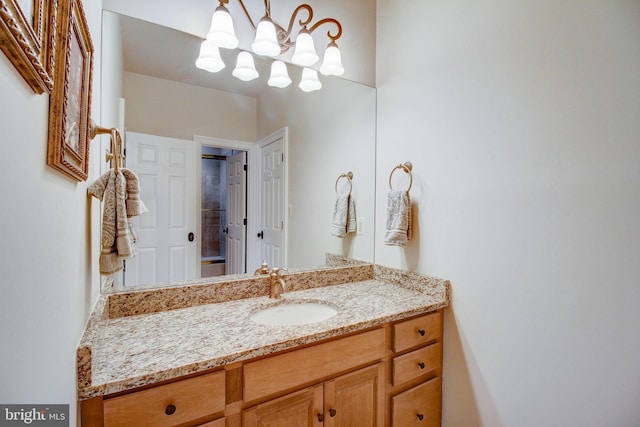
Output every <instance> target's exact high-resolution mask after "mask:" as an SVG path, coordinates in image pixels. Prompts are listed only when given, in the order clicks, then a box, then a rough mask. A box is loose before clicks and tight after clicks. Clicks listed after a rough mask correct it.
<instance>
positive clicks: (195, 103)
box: [124, 72, 257, 142]
mask: <svg viewBox="0 0 640 427" xmlns="http://www.w3.org/2000/svg"><path fill="white" fill-rule="evenodd" d="M124 76H125V77H124V93H125V98H126V100H125V102H126V108H125V110H126V122H127V130H130V131H133V132H140V133H146V134H150V135H161V136H168V137H172V138H179V139H185V140H191V139H193V135H202V136H211V137H217V138H226V139H235V140H240V141H249V142H251V141H256V123H257V118H256V114H257V112H256V108H257V107H256V105H257V101H256V99H255V98H251V97H248V96H242V95H235V94H231V93H228V92H222V91H218V90H213V89H207V88H203V87H198V86H193V85H188V84H184V83H178V82H173V81H170V80H164V79H158V78H155V77H149V76H144V75H142V74H135V73H128V72H126V73H124Z"/></svg>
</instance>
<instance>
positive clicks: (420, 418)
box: [418, 413, 424, 421]
mask: <svg viewBox="0 0 640 427" xmlns="http://www.w3.org/2000/svg"><path fill="white" fill-rule="evenodd" d="M418 419H419V420H420V421H422V420H423V419H424V415H422V414H420V413H418Z"/></svg>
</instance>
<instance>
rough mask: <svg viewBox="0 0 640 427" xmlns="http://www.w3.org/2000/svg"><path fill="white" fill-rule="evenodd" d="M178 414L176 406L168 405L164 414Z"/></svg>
mask: <svg viewBox="0 0 640 427" xmlns="http://www.w3.org/2000/svg"><path fill="white" fill-rule="evenodd" d="M175 412H176V405H167V407H166V408H164V413H165V414H167V415H173V414H175Z"/></svg>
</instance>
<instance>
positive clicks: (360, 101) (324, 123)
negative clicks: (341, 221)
mask: <svg viewBox="0 0 640 427" xmlns="http://www.w3.org/2000/svg"><path fill="white" fill-rule="evenodd" d="M290 72H291V73H292V77H291V78H292V79H293V80H294V82H296V81H299V77H298V76H296V75H293V70H290ZM321 80H322V81H323V87H322V89H321V90H320V91H318V92H312V93H305V92H302V91H301V90H300V89H299V88H298V87H297V84H293V83H292V84H291V86H289V87H287V88H286V89H273V90H270V91H268V92H267V93H266V94H265V95H264V96H263V97H261V98H260V99H259V101H258V135H259V137H260V138H262V137H265V136H267V135H269V134H271V133H273V132H275V131H276V130H278V129H280V128H282V127H284V126H287V127H288V129H289V158H288V161H287V165H288V168H289V181H288V184H289V187H288V194H289V206H291V216H287V220H288V221H289V227H288V232H289V234H288V239H287V242H288V254H289V259H288V265H289V266H296V267H300V266H315V265H321V264H324V263H325V254H326V253H327V252H331V253H337V254H343V255H347V256H351V257H353V258H356V259H360V260H366V261H373V246H374V240H373V238H374V233H373V231H374V229H373V227H374V194H375V128H376V127H375V121H376V118H375V115H376V99H375V98H376V92H375V90H374V89H373V88H370V87H368V86H364V85H361V84H356V83H353V82H348V81H345V80H342V79H336V78H326V77H322V79H321ZM349 171H351V172H353V190H352V196H353V198H354V200H355V206H356V217H358V218H359V219H360V220H361V221H362V223H363V233H362V234H360V235H355V234H354V233H350V234H348V235H347V237H345V238H338V237H334V236H332V235H331V222H332V217H333V209H334V204H335V200H336V192H335V184H336V179H337V178H338V176H339V175H340V174H341V173H346V172H349ZM343 184H344V181H341V182H340V183H339V184H338V185H339V189H340V191H344V189H343V188H342V185H343Z"/></svg>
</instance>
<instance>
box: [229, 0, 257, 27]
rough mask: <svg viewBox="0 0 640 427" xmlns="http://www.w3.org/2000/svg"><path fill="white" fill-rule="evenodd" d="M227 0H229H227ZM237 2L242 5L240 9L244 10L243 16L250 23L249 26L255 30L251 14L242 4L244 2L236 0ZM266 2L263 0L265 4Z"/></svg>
mask: <svg viewBox="0 0 640 427" xmlns="http://www.w3.org/2000/svg"><path fill="white" fill-rule="evenodd" d="M221 1H222V0H221ZM227 1H229V0H227ZM238 3H240V6H242V10H243V11H244V14H245V16H246V17H247V19H248V20H249V23H250V24H251V28H253V31H255V30H256V24H255V23H254V22H253V19H251V15H249V11H248V10H247V7H246V6H245V5H244V2H243V1H242V0H238ZM266 3H267V0H265V4H266Z"/></svg>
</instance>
